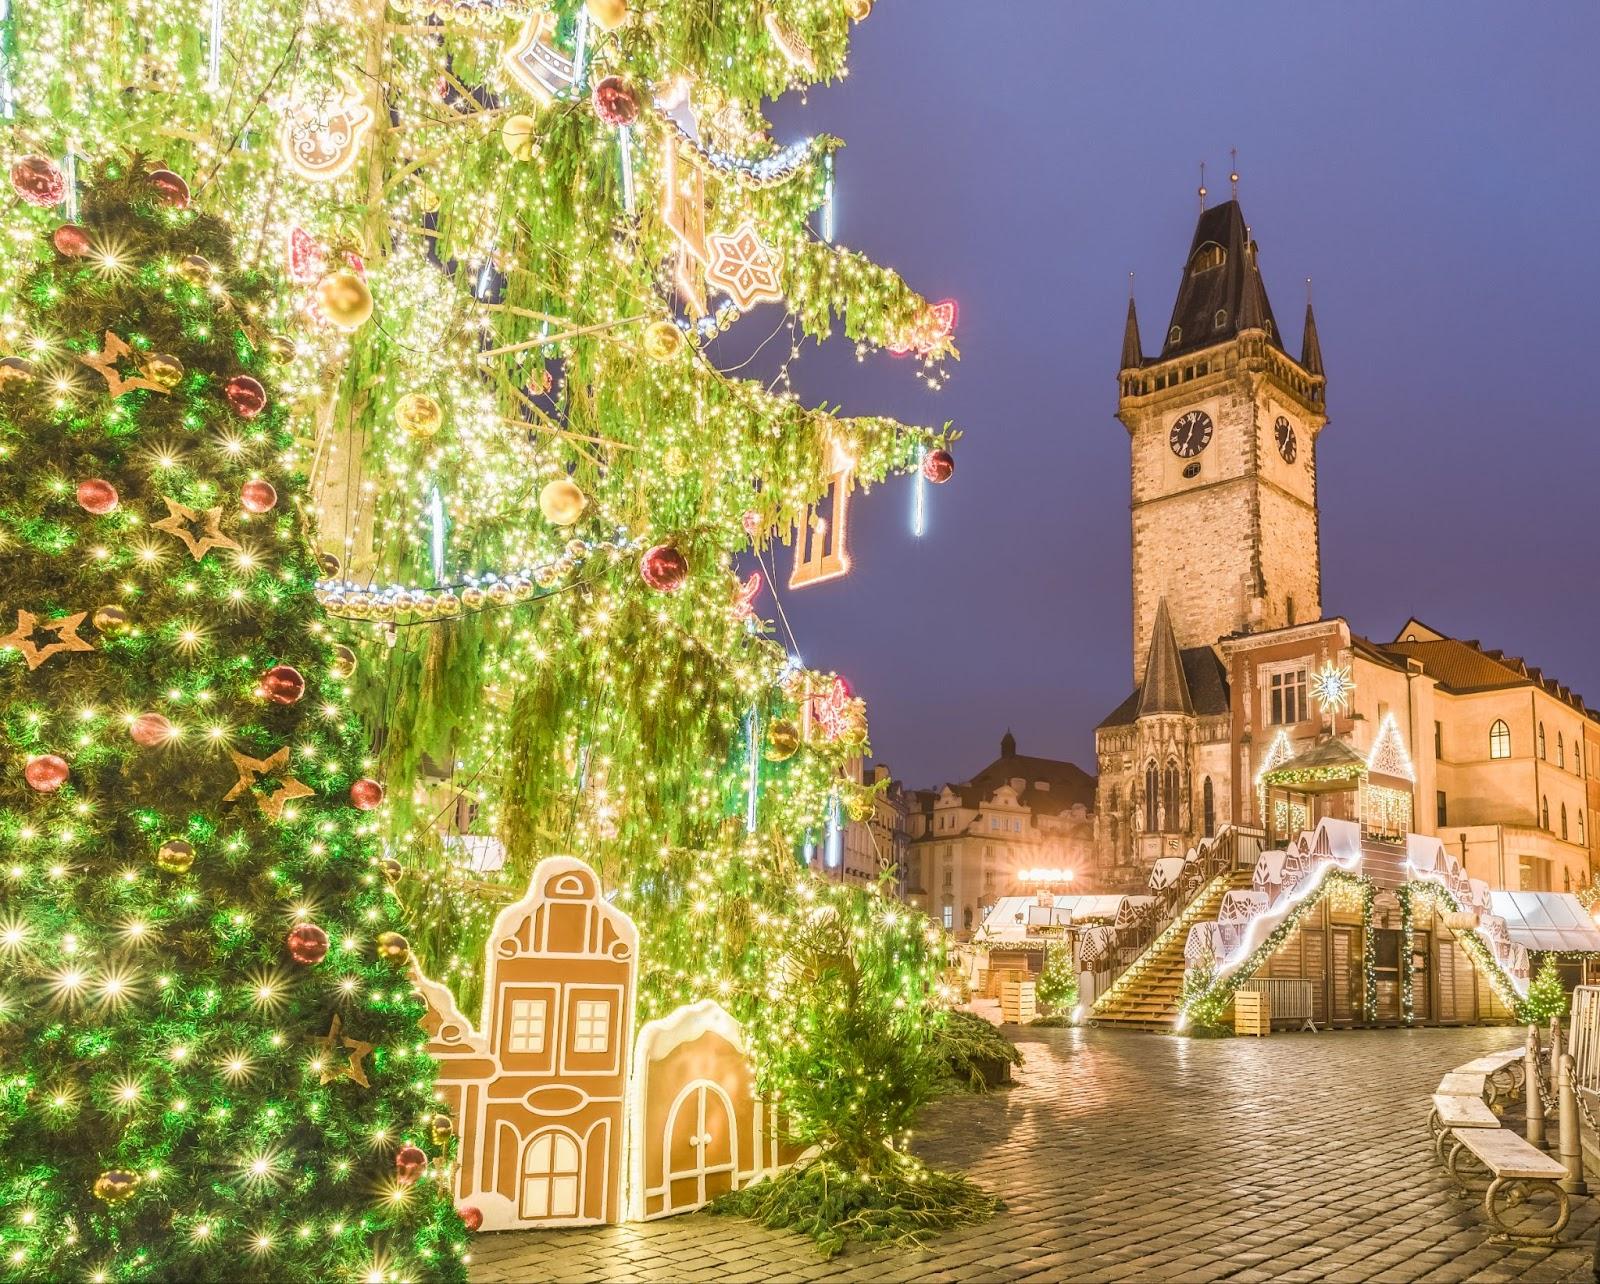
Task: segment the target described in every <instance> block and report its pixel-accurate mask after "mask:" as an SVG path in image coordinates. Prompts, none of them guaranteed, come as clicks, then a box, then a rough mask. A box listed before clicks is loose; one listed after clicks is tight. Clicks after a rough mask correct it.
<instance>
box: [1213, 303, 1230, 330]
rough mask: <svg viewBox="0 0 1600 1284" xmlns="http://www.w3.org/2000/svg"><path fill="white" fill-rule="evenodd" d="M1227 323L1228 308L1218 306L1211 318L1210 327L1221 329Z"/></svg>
mask: <svg viewBox="0 0 1600 1284" xmlns="http://www.w3.org/2000/svg"><path fill="white" fill-rule="evenodd" d="M1227 324H1228V309H1227V308H1218V309H1217V315H1216V316H1215V317H1213V318H1212V319H1211V328H1212V329H1213V330H1221V329H1222V328H1223V327H1224V326H1226V325H1227Z"/></svg>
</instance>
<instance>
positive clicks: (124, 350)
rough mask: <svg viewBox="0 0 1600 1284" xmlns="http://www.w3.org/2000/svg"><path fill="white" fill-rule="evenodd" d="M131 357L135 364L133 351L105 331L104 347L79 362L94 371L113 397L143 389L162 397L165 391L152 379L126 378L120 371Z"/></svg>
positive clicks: (110, 332) (81, 358)
mask: <svg viewBox="0 0 1600 1284" xmlns="http://www.w3.org/2000/svg"><path fill="white" fill-rule="evenodd" d="M129 357H132V358H133V359H134V361H135V362H137V360H138V358H137V357H135V356H134V352H133V349H132V348H130V347H129V346H128V345H127V344H126V343H124V342H123V341H122V339H121V338H119V337H118V336H117V335H116V334H115V333H113V332H112V331H110V330H107V331H106V337H105V346H104V347H103V348H101V349H100V351H99V352H96V353H94V354H93V355H91V356H87V357H85V356H80V357H79V358H78V360H79V361H81V362H83V364H84V365H86V366H88V367H89V369H91V370H94V371H96V372H97V373H98V374H99V375H100V377H101V378H102V379H104V380H105V381H106V389H107V391H109V392H110V393H111V395H112V396H113V397H120V396H121V395H122V394H123V393H125V392H132V391H133V390H134V389H135V388H143V389H145V390H146V391H147V392H159V393H161V394H162V395H163V396H165V395H166V392H167V390H166V389H165V388H163V387H162V386H161V385H160V384H159V383H157V382H155V380H153V379H144V378H140V377H139V376H138V375H135V376H134V377H133V378H131V379H130V378H126V377H124V375H123V374H122V371H121V369H120V367H121V365H122V362H123V360H124V359H125V358H129Z"/></svg>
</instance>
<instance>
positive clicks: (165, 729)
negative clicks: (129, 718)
mask: <svg viewBox="0 0 1600 1284" xmlns="http://www.w3.org/2000/svg"><path fill="white" fill-rule="evenodd" d="M128 734H129V735H130V736H132V737H133V743H134V744H136V745H143V746H144V747H145V748H146V749H154V748H155V747H156V746H157V745H159V744H165V743H166V742H167V741H168V740H170V739H172V724H171V723H170V722H168V721H167V720H166V719H165V718H163V717H162V716H161V715H160V714H159V713H141V714H140V715H139V716H138V717H137V718H135V719H134V720H133V725H132V726H131V727H129V728H128Z"/></svg>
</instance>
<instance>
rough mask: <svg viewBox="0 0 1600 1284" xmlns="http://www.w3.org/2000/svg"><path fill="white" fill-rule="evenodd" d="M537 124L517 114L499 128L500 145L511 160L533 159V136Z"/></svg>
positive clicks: (527, 117)
mask: <svg viewBox="0 0 1600 1284" xmlns="http://www.w3.org/2000/svg"><path fill="white" fill-rule="evenodd" d="M538 128H539V122H538V121H536V120H535V119H534V118H533V117H532V116H524V115H521V114H518V115H516V116H512V117H511V118H510V119H509V120H507V121H506V123H505V124H504V125H502V126H500V145H501V146H502V147H504V148H505V149H506V153H507V155H509V156H510V157H511V159H512V160H519V161H525V160H532V159H533V134H534V131H535V130H536V129H538Z"/></svg>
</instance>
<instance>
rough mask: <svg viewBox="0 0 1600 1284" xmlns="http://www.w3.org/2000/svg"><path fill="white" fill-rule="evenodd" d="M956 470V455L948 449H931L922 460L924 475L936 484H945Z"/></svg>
mask: <svg viewBox="0 0 1600 1284" xmlns="http://www.w3.org/2000/svg"><path fill="white" fill-rule="evenodd" d="M955 471H956V457H955V456H954V455H952V454H951V453H950V452H949V451H948V450H930V451H929V452H928V457H927V458H926V459H924V460H923V461H922V475H923V476H924V477H926V478H927V479H928V480H929V481H931V482H932V483H933V484H934V485H935V486H943V485H944V484H945V482H947V481H949V480H950V478H951V476H952V475H953V474H954V473H955Z"/></svg>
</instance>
